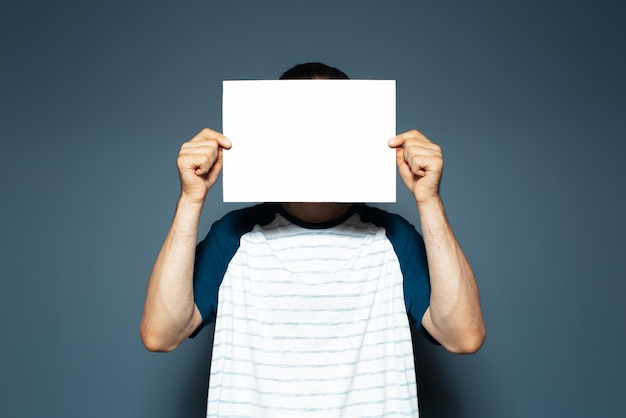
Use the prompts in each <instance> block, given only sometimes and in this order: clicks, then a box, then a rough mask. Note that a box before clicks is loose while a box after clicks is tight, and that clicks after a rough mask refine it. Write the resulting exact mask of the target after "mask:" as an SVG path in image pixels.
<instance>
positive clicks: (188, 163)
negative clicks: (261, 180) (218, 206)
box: [177, 128, 232, 202]
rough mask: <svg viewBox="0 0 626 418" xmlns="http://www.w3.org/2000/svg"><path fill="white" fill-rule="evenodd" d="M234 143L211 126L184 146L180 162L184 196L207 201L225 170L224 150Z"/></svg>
mask: <svg viewBox="0 0 626 418" xmlns="http://www.w3.org/2000/svg"><path fill="white" fill-rule="evenodd" d="M231 146H232V145H231V142H230V140H229V139H228V138H226V137H225V136H224V135H222V134H221V133H219V132H216V131H214V130H211V129H209V128H205V129H203V130H202V131H200V132H199V133H198V134H197V135H196V136H195V137H193V138H192V139H191V140H190V141H188V142H185V143H184V144H183V145H182V147H181V149H180V153H179V154H178V161H177V164H178V173H179V176H180V185H181V197H186V198H188V199H190V200H191V201H194V202H204V199H205V198H206V195H207V193H208V191H209V189H211V187H213V185H214V184H215V182H216V181H217V178H218V177H219V174H220V171H221V170H222V151H223V149H224V148H225V149H230V147H231Z"/></svg>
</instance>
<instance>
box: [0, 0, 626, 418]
mask: <svg viewBox="0 0 626 418" xmlns="http://www.w3.org/2000/svg"><path fill="white" fill-rule="evenodd" d="M0 16H1V17H0V19H1V21H0V34H1V39H2V41H1V42H2V49H1V54H2V55H1V56H2V61H1V64H0V71H2V74H1V77H0V86H1V91H0V100H1V109H0V110H1V114H0V118H1V131H0V134H1V138H2V151H1V157H0V170H1V172H0V174H1V177H0V181H1V183H0V184H1V189H0V192H1V196H2V197H1V199H2V200H1V206H0V209H1V212H2V215H1V228H2V229H1V230H0V236H1V241H0V242H1V245H2V247H1V248H0V250H1V251H0V257H2V260H1V263H0V274H1V284H2V285H1V288H0V309H1V312H0V314H1V315H0V318H1V319H0V321H1V325H2V328H1V329H2V344H1V345H0V347H1V348H0V350H1V356H0V362H1V363H0V366H1V368H0V384H1V388H0V396H1V398H2V399H1V401H0V416H2V417H72V418H74V417H76V418H84V417H88V418H90V417H152V418H161V417H163V418H166V417H168V418H171V417H200V416H202V415H203V410H204V402H205V396H206V385H207V370H208V366H209V352H210V348H211V333H210V332H207V331H205V332H204V333H203V334H202V336H201V337H199V338H198V339H196V340H192V341H187V342H185V343H184V344H183V345H182V346H181V347H180V348H179V349H177V350H176V351H175V352H174V353H171V354H154V353H148V352H147V351H145V349H144V348H143V346H142V345H141V342H140V340H139V336H138V326H139V321H140V317H141V312H142V305H143V296H144V289H145V285H146V281H147V277H148V274H149V272H150V268H151V265H152V262H153V260H154V258H155V256H156V253H157V251H158V249H159V247H160V244H161V242H162V240H163V238H164V236H165V233H166V230H167V227H168V225H169V222H170V220H171V216H172V214H173V209H174V204H175V201H176V198H177V195H178V178H177V172H176V168H175V160H176V155H177V153H178V149H179V147H180V144H181V143H182V142H184V141H185V140H186V139H188V138H190V137H191V136H193V135H194V134H195V133H196V132H197V131H198V130H199V129H201V128H202V127H205V126H209V127H213V128H215V129H218V130H219V129H221V110H220V105H221V81H222V80H223V79H241V78H243V79H246V78H276V77H277V76H278V75H279V74H280V73H281V72H282V71H283V70H285V69H286V68H288V67H290V66H292V65H293V64H295V63H298V62H305V61H311V60H319V61H322V62H327V63H329V64H331V65H335V66H337V67H339V68H341V69H343V70H344V71H345V72H347V73H348V74H349V75H350V76H351V77H352V78H374V79H396V80H397V88H398V92H397V108H398V116H397V126H398V131H399V132H400V131H405V130H408V129H411V128H418V129H420V130H422V131H423V132H424V133H426V135H428V136H429V137H430V138H431V139H432V140H433V141H435V142H437V143H439V144H440V145H441V146H442V148H443V151H444V157H445V161H446V170H445V173H444V182H443V186H442V187H443V189H442V194H443V196H444V200H445V203H446V205H447V209H448V214H449V217H450V219H451V222H452V224H453V226H454V228H455V231H456V233H457V235H458V238H459V240H460V242H461V244H462V245H463V247H464V248H465V250H466V253H467V254H468V256H469V258H470V260H471V262H472V264H473V266H474V269H475V271H476V274H477V277H478V281H479V285H480V289H481V292H482V302H483V307H484V313H485V320H486V324H487V328H488V338H487V341H486V343H485V345H484V347H483V348H482V350H481V351H480V352H479V353H477V354H475V355H472V356H454V355H452V354H449V353H447V352H445V351H444V350H443V349H441V348H438V347H434V346H430V345H428V344H426V343H424V341H423V339H421V338H419V339H418V341H417V343H416V350H417V352H418V358H419V359H418V367H419V373H420V392H421V408H422V414H423V416H424V417H472V418H473V417H479V418H487V417H488V418H509V417H533V418H538V417H539V418H542V417H617V416H623V413H624V412H623V411H624V410H625V409H626V408H625V405H624V403H625V402H624V390H625V389H626V385H625V383H624V376H625V375H626V366H625V360H624V353H625V352H626V344H625V343H626V332H625V326H624V318H625V317H626V310H625V308H624V304H623V303H622V299H624V297H625V296H626V284H625V279H626V274H625V273H626V269H625V267H626V262H625V258H626V257H625V256H624V254H623V253H624V244H623V238H622V237H623V236H624V234H625V233H626V228H625V224H624V213H626V204H625V202H624V181H623V176H624V174H623V169H622V168H623V164H624V161H625V158H624V157H625V150H626V146H625V145H624V139H625V134H624V122H625V120H626V83H625V78H624V77H625V76H624V74H626V54H625V53H624V52H625V50H624V47H625V44H626V42H625V41H626V7H625V3H624V2H623V1H621V0H616V1H608V0H598V1H537V0H527V1H515V2H513V1H496V0H494V1H474V2H465V1H460V0H457V1H438V2H433V1H429V2H426V1H418V0H414V1H388V2H382V1H332V2H331V1H321V0H316V1H272V2H261V1H259V2H255V1H228V2H227V1H220V2H218V1H184V2H173V1H172V2H165V1H149V2H148V1H143V2H132V1H119V0H108V1H78V0H75V1H63V0H60V1H55V2H50V1H41V0H40V1H30V2H26V1H19V2H18V1H3V2H2V7H1V9H0ZM398 187H399V190H398V195H399V198H398V203H397V204H396V205H391V206H385V207H386V208H390V209H391V210H393V211H396V212H399V213H401V214H402V215H404V216H405V217H407V218H408V219H409V220H411V221H412V222H413V223H415V224H418V223H419V219H418V218H417V215H416V213H415V209H414V206H413V203H412V202H411V197H410V196H409V194H408V192H406V191H405V190H404V189H403V186H401V185H400V184H399V186H398ZM234 207H235V206H233V205H228V204H223V203H221V186H218V187H216V189H215V190H214V193H213V194H212V195H211V196H210V198H209V202H208V204H207V206H206V211H205V214H204V217H203V220H202V229H203V231H205V232H206V230H207V229H208V227H209V225H210V223H211V222H212V221H213V220H215V219H216V218H217V217H219V216H221V215H222V214H224V213H225V212H226V211H228V210H230V209H232V208H234Z"/></svg>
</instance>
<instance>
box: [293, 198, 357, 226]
mask: <svg viewBox="0 0 626 418" xmlns="http://www.w3.org/2000/svg"><path fill="white" fill-rule="evenodd" d="M282 206H283V208H284V209H285V210H286V211H287V213H289V214H290V215H291V216H294V217H296V218H298V219H300V220H301V221H304V222H309V223H322V222H330V221H333V220H335V219H337V218H339V217H341V216H342V215H343V214H345V213H346V212H347V211H348V210H349V209H350V207H351V206H352V203H318V202H314V203H313V202H287V203H283V204H282Z"/></svg>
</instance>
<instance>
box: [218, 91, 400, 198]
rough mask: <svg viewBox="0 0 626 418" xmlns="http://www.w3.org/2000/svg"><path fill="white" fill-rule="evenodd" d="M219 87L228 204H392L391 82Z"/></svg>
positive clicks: (393, 99)
mask: <svg viewBox="0 0 626 418" xmlns="http://www.w3.org/2000/svg"><path fill="white" fill-rule="evenodd" d="M223 88H224V92H223V107H222V115H223V125H222V128H223V132H224V135H226V136H227V137H228V138H229V139H230V140H231V141H232V143H233V147H232V148H231V149H230V150H227V151H225V152H224V168H223V186H224V187H223V190H224V201H225V202H395V200H396V184H395V183H396V164H395V151H394V150H393V149H391V148H389V147H388V145H387V141H388V140H389V139H390V138H391V137H393V136H394V135H395V134H396V83H395V80H246V81H224V83H223Z"/></svg>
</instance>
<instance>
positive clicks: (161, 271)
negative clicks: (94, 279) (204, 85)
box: [140, 129, 231, 351]
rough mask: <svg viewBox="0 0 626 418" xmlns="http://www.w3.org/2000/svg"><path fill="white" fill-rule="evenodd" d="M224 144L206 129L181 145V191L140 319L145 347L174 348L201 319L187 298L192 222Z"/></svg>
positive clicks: (216, 172)
mask: <svg viewBox="0 0 626 418" xmlns="http://www.w3.org/2000/svg"><path fill="white" fill-rule="evenodd" d="M230 147H231V144H230V141H229V140H228V139H227V138H226V137H225V136H223V135H222V134H220V133H218V132H215V131H212V130H210V129H204V130H202V131H201V132H200V133H199V134H198V135H196V136H195V137H194V138H193V139H191V140H190V141H188V142H186V143H185V144H183V146H182V147H181V150H180V153H179V156H178V160H177V165H178V172H179V176H180V182H181V194H180V198H179V200H178V205H177V206H176V212H175V215H174V220H173V221H172V225H171V227H170V230H169V232H168V234H167V237H166V238H165V242H164V243H163V246H162V248H161V251H160V252H159V255H158V256H157V259H156V261H155V263H154V267H153V268H152V273H151V274H150V279H149V281H148V288H147V291H146V301H145V305H144V312H143V317H142V319H141V327H140V335H141V339H142V341H143V343H144V345H145V346H146V348H147V349H148V350H150V351H172V350H174V349H175V348H176V347H178V345H179V344H180V343H181V342H182V341H183V340H185V338H187V337H188V336H189V335H190V334H191V333H192V332H193V331H194V330H195V329H196V328H197V327H198V326H199V325H200V323H201V321H202V317H201V315H200V312H199V311H198V308H197V307H196V305H195V303H194V297H193V268H194V259H195V248H196V242H197V239H198V224H199V222H200V215H201V213H202V207H203V205H204V201H205V199H206V195H207V193H208V191H209V190H210V189H211V187H213V185H214V184H215V182H216V181H217V178H218V177H219V173H220V171H221V169H222V152H223V151H222V150H223V148H226V149H228V148H230Z"/></svg>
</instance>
